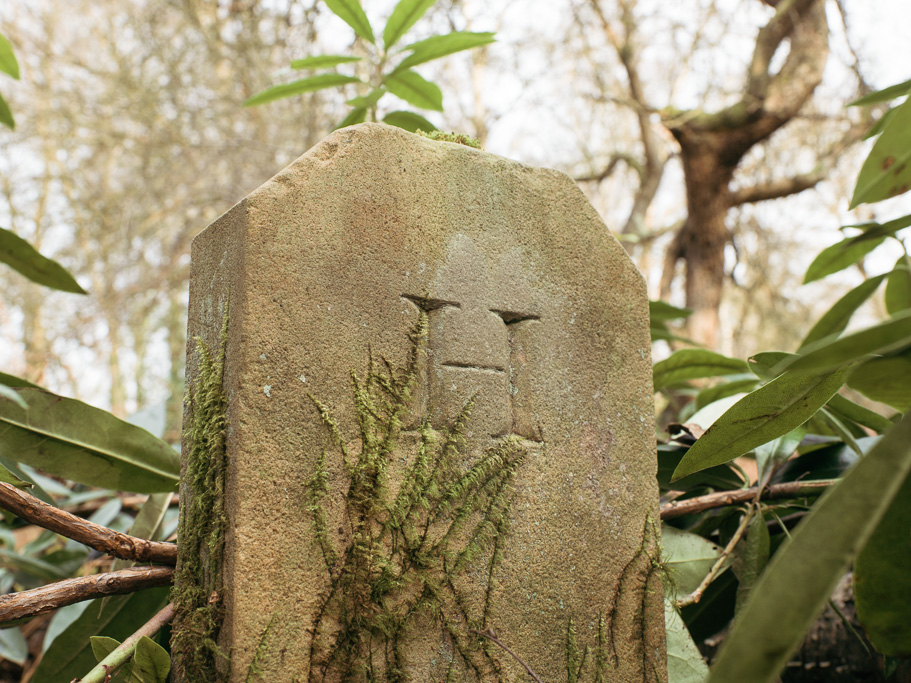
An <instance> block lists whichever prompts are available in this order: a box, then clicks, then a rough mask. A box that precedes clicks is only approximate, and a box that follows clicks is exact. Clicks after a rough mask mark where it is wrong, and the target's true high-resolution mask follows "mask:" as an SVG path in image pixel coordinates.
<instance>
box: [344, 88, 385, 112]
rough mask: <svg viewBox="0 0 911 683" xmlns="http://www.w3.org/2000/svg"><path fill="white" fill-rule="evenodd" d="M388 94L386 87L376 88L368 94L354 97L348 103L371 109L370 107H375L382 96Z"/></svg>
mask: <svg viewBox="0 0 911 683" xmlns="http://www.w3.org/2000/svg"><path fill="white" fill-rule="evenodd" d="M385 94H386V88H374V89H373V90H371V91H370V92H369V93H367V94H366V95H361V96H359V97H352V98H351V99H350V100H348V102H347V104H348V106H350V107H362V108H365V109H369V108H370V107H375V106H376V103H377V102H379V101H380V98H381V97H382V96H383V95H385Z"/></svg>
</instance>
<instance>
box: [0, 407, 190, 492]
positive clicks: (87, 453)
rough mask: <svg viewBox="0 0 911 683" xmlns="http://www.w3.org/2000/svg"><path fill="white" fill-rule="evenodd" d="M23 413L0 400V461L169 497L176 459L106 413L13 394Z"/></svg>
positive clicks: (177, 464)
mask: <svg viewBox="0 0 911 683" xmlns="http://www.w3.org/2000/svg"><path fill="white" fill-rule="evenodd" d="M16 391H17V392H18V393H19V395H20V396H21V397H22V398H23V399H25V402H26V403H27V404H28V406H29V408H28V410H23V409H22V408H20V407H19V406H18V405H16V404H15V403H13V402H12V401H8V400H5V399H2V398H0V455H2V456H4V457H8V458H11V459H13V460H16V461H18V462H24V463H26V464H28V465H31V466H33V467H39V468H41V469H43V470H45V471H46V472H49V473H51V474H54V475H56V476H59V477H64V478H66V479H71V480H73V481H77V482H79V483H82V484H88V485H89V486H100V487H102V488H109V489H118V490H125V491H135V492H137V493H156V492H158V491H173V490H175V489H176V487H177V481H178V478H179V474H180V456H179V455H178V454H177V452H176V451H175V450H174V449H173V448H171V447H170V446H169V445H168V444H167V443H165V442H164V441H162V440H161V439H159V438H157V437H155V436H152V435H151V434H149V433H148V432H147V431H145V430H144V429H141V428H139V427H136V426H134V425H131V424H129V423H128V422H124V421H123V420H119V419H118V418H116V417H114V416H113V415H111V414H110V413H107V412H105V411H103V410H99V409H98V408H93V407H92V406H90V405H87V404H85V403H82V402H81V401H77V400H75V399H71V398H64V397H62V396H57V395H55V394H52V393H50V392H48V391H44V390H43V389H16Z"/></svg>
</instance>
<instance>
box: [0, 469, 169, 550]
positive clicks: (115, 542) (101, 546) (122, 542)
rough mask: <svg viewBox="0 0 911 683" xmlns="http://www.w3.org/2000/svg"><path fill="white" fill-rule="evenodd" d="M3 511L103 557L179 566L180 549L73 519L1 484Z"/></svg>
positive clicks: (0, 497)
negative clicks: (75, 542)
mask: <svg viewBox="0 0 911 683" xmlns="http://www.w3.org/2000/svg"><path fill="white" fill-rule="evenodd" d="M0 507H2V508H4V509H5V510H9V511H10V512H12V513H13V514H15V515H17V516H18V517H21V518H22V519H24V520H25V521H27V522H31V523H32V524H35V525H37V526H40V527H42V528H44V529H49V530H50V531H53V532H55V533H58V534H60V535H61V536H66V537H67V538H71V539H73V540H74V541H79V542H80V543H84V544H85V545H87V546H89V547H90V548H94V549H95V550H98V551H100V552H102V553H106V554H108V555H112V556H114V557H117V558H120V559H121V560H134V561H136V562H160V563H162V564H176V563H177V546H176V545H175V544H173V543H157V542H155V541H147V540H146V539H144V538H136V537H135V536H129V535H127V534H122V533H120V532H119V531H114V530H112V529H108V528H107V527H104V526H101V525H100V524H95V523H94V522H90V521H88V520H86V519H83V518H82V517H77V516H76V515H71V514H70V513H69V512H64V511H63V510H60V509H59V508H56V507H54V506H53V505H48V504H47V503H45V502H44V501H41V500H38V499H37V498H35V497H34V496H32V495H29V494H28V493H25V492H24V491H20V490H19V489H17V488H16V487H15V486H10V485H9V484H5V483H2V482H0Z"/></svg>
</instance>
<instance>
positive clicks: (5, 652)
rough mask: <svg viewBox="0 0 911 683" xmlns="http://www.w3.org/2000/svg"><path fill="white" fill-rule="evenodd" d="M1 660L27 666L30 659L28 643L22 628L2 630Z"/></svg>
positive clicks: (0, 639) (0, 637)
mask: <svg viewBox="0 0 911 683" xmlns="http://www.w3.org/2000/svg"><path fill="white" fill-rule="evenodd" d="M0 659H7V660H9V661H11V662H15V663H16V664H18V665H19V666H25V661H26V660H27V659H28V643H27V642H25V636H23V635H22V629H20V628H5V629H2V630H0Z"/></svg>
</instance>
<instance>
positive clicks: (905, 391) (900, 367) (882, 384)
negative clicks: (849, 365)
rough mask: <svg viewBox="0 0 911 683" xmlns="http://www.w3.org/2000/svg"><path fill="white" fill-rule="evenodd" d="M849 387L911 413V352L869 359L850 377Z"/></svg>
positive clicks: (901, 410)
mask: <svg viewBox="0 0 911 683" xmlns="http://www.w3.org/2000/svg"><path fill="white" fill-rule="evenodd" d="M848 386H849V387H851V388H852V389H854V390H856V391H859V392H860V393H862V394H863V395H864V396H866V397H867V398H871V399H873V400H874V401H880V402H881V403H886V404H888V405H890V406H892V407H894V408H896V409H897V410H899V411H900V412H902V413H904V412H907V411H908V410H911V351H906V352H904V353H901V354H898V355H895V356H886V357H884V358H873V359H872V360H868V361H867V362H866V363H863V364H861V365H859V366H858V367H857V369H856V370H854V372H852V373H851V374H850V376H849V377H848Z"/></svg>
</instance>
